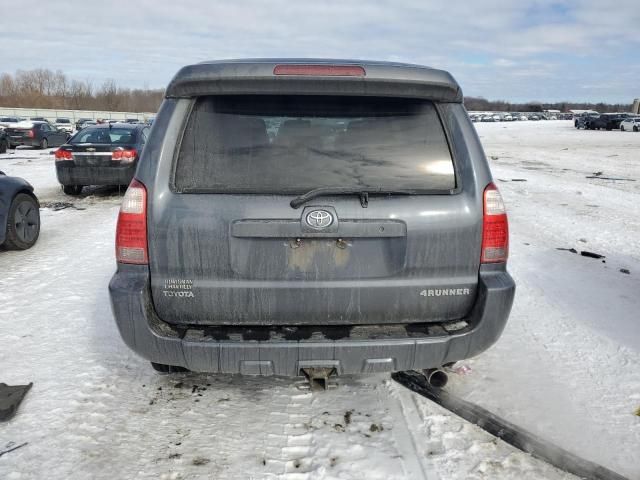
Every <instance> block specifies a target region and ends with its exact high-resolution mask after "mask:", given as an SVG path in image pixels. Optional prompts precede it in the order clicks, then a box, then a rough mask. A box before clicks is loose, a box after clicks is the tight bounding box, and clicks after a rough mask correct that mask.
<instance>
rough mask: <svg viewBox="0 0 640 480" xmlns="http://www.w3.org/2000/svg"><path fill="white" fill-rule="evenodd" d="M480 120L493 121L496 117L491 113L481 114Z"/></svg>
mask: <svg viewBox="0 0 640 480" xmlns="http://www.w3.org/2000/svg"><path fill="white" fill-rule="evenodd" d="M480 121H481V122H495V121H496V119H495V118H494V117H493V115H483V116H482V118H481V119H480Z"/></svg>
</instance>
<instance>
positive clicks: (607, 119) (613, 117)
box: [585, 113, 627, 130]
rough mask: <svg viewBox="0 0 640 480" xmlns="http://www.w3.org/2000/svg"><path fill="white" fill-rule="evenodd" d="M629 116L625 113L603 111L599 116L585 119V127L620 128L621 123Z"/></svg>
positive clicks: (596, 128) (597, 128)
mask: <svg viewBox="0 0 640 480" xmlns="http://www.w3.org/2000/svg"><path fill="white" fill-rule="evenodd" d="M625 118H627V115H625V114H619V113H603V114H602V115H600V116H598V117H589V118H587V120H585V128H587V129H588V130H601V129H603V130H618V129H619V128H620V123H622V121H623V120H624V119H625Z"/></svg>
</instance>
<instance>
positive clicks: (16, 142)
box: [7, 138, 40, 148]
mask: <svg viewBox="0 0 640 480" xmlns="http://www.w3.org/2000/svg"><path fill="white" fill-rule="evenodd" d="M7 140H8V141H9V147H12V148H13V147H39V146H40V140H35V139H33V138H20V139H18V138H8V139H7Z"/></svg>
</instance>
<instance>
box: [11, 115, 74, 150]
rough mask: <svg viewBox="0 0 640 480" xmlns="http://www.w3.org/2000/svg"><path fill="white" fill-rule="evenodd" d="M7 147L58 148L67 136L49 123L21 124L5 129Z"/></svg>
mask: <svg viewBox="0 0 640 480" xmlns="http://www.w3.org/2000/svg"><path fill="white" fill-rule="evenodd" d="M5 132H6V133H7V136H8V137H9V146H10V147H17V146H19V145H25V146H28V147H35V148H49V147H58V146H60V145H62V144H64V142H66V141H67V139H68V138H69V134H68V133H67V132H64V131H62V130H58V129H57V128H56V127H54V126H53V125H51V124H50V123H49V122H31V121H29V122H23V123H19V124H16V125H15V126H13V127H8V128H6V129H5Z"/></svg>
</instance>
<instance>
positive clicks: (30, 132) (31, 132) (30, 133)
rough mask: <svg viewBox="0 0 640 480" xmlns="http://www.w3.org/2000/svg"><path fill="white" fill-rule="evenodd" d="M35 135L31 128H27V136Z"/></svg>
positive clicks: (32, 136)
mask: <svg viewBox="0 0 640 480" xmlns="http://www.w3.org/2000/svg"><path fill="white" fill-rule="evenodd" d="M35 136H36V132H34V131H33V130H28V131H27V137H29V138H35Z"/></svg>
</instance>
